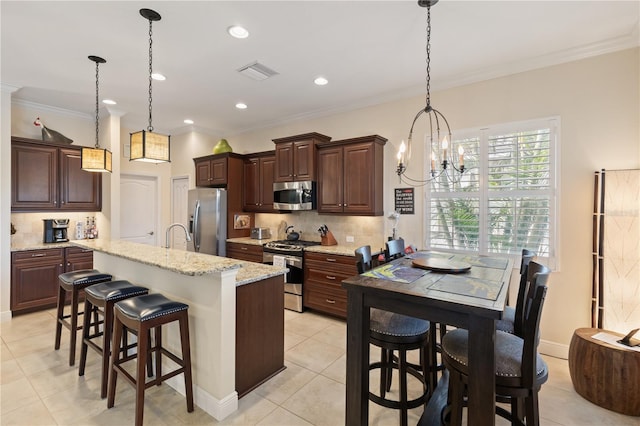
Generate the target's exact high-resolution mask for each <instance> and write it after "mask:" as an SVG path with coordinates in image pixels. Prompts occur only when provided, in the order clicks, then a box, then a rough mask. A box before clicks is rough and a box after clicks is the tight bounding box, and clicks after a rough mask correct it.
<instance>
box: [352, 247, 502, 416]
mask: <svg viewBox="0 0 640 426" xmlns="http://www.w3.org/2000/svg"><path fill="white" fill-rule="evenodd" d="M513 264H514V261H513V259H511V258H508V257H502V256H498V255H495V256H494V255H489V256H480V255H474V254H460V253H455V254H454V253H447V252H437V251H417V252H415V253H412V254H410V255H407V256H404V257H402V258H399V259H396V260H393V261H391V262H388V263H385V264H382V265H380V266H378V267H376V268H374V269H372V270H370V271H367V272H364V273H362V274H360V275H356V276H353V277H350V278H348V279H346V280H344V281H342V286H343V288H344V289H345V290H346V291H347V368H346V414H345V415H346V418H345V425H349V426H352V425H367V424H368V406H369V315H370V309H371V308H378V309H384V310H386V311H391V312H397V313H400V314H403V315H407V316H412V317H417V318H422V319H426V320H429V321H431V323H432V324H435V323H438V324H440V326H444V325H446V326H452V327H458V328H464V329H467V330H468V331H469V348H470V354H469V384H468V424H469V425H483V426H484V425H494V424H495V411H494V410H495V375H494V372H495V353H494V351H495V347H494V342H495V334H496V328H495V322H496V320H499V319H501V318H502V315H503V312H504V308H505V304H506V301H507V297H508V296H507V295H508V289H509V282H510V278H511V271H512V269H513ZM443 377H445V375H443ZM443 383H444V386H446V381H444V380H441V381H440V383H439V384H438V386H439V387H440V386H443ZM444 395H446V392H445V393H444ZM432 399H433V397H432ZM445 399H446V398H445ZM429 407H431V409H432V410H433V409H435V408H434V407H435V406H434V405H433V404H429V406H427V409H425V413H424V414H423V416H422V419H421V421H420V424H421V425H422V424H439V422H440V412H437V413H427V411H428V410H429ZM440 408H441V407H440Z"/></svg>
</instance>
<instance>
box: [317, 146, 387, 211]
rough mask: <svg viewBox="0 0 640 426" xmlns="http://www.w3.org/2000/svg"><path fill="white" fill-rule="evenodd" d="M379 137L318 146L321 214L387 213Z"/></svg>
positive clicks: (381, 148) (382, 147) (382, 153)
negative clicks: (384, 201)
mask: <svg viewBox="0 0 640 426" xmlns="http://www.w3.org/2000/svg"><path fill="white" fill-rule="evenodd" d="M386 142H387V140H386V139H385V138H383V137H381V136H378V135H372V136H365V137H360V138H353V139H345V140H341V141H334V142H327V143H321V144H318V213H338V214H348V215H356V216H381V215H383V214H384V203H383V199H384V197H383V194H384V188H383V185H384V181H383V170H384V145H385V143H386Z"/></svg>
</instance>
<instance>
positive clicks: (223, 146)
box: [213, 139, 233, 154]
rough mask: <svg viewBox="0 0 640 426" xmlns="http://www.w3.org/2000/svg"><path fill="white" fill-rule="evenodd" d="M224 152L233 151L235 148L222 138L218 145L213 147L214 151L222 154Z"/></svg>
mask: <svg viewBox="0 0 640 426" xmlns="http://www.w3.org/2000/svg"><path fill="white" fill-rule="evenodd" d="M224 152H233V148H231V146H230V145H229V142H227V140H226V139H220V141H218V143H217V144H216V146H214V147H213V153H214V154H222V153H224Z"/></svg>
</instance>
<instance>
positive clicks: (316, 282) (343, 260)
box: [302, 252, 358, 318]
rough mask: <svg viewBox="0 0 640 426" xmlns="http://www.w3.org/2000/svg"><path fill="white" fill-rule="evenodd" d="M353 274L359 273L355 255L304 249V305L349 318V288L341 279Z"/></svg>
mask: <svg viewBox="0 0 640 426" xmlns="http://www.w3.org/2000/svg"><path fill="white" fill-rule="evenodd" d="M354 275H358V269H357V267H356V258H355V257H354V256H342V255H334V254H323V253H313V252H305V254H304V290H303V292H302V297H303V304H304V307H305V308H311V309H315V310H317V311H321V312H324V313H327V314H331V315H335V316H339V317H341V318H346V317H347V291H346V290H345V289H343V288H342V280H345V279H347V278H349V277H352V276H354Z"/></svg>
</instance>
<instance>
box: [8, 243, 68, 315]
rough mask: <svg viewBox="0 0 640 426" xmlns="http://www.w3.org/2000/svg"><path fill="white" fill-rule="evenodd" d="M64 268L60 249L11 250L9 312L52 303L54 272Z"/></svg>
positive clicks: (54, 290)
mask: <svg viewBox="0 0 640 426" xmlns="http://www.w3.org/2000/svg"><path fill="white" fill-rule="evenodd" d="M63 272H64V249H47V250H29V251H20V252H14V253H11V312H12V314H13V315H16V314H19V313H26V312H31V311H36V310H39V309H47V308H51V307H54V306H56V301H57V297H58V275H60V274H62V273H63Z"/></svg>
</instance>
